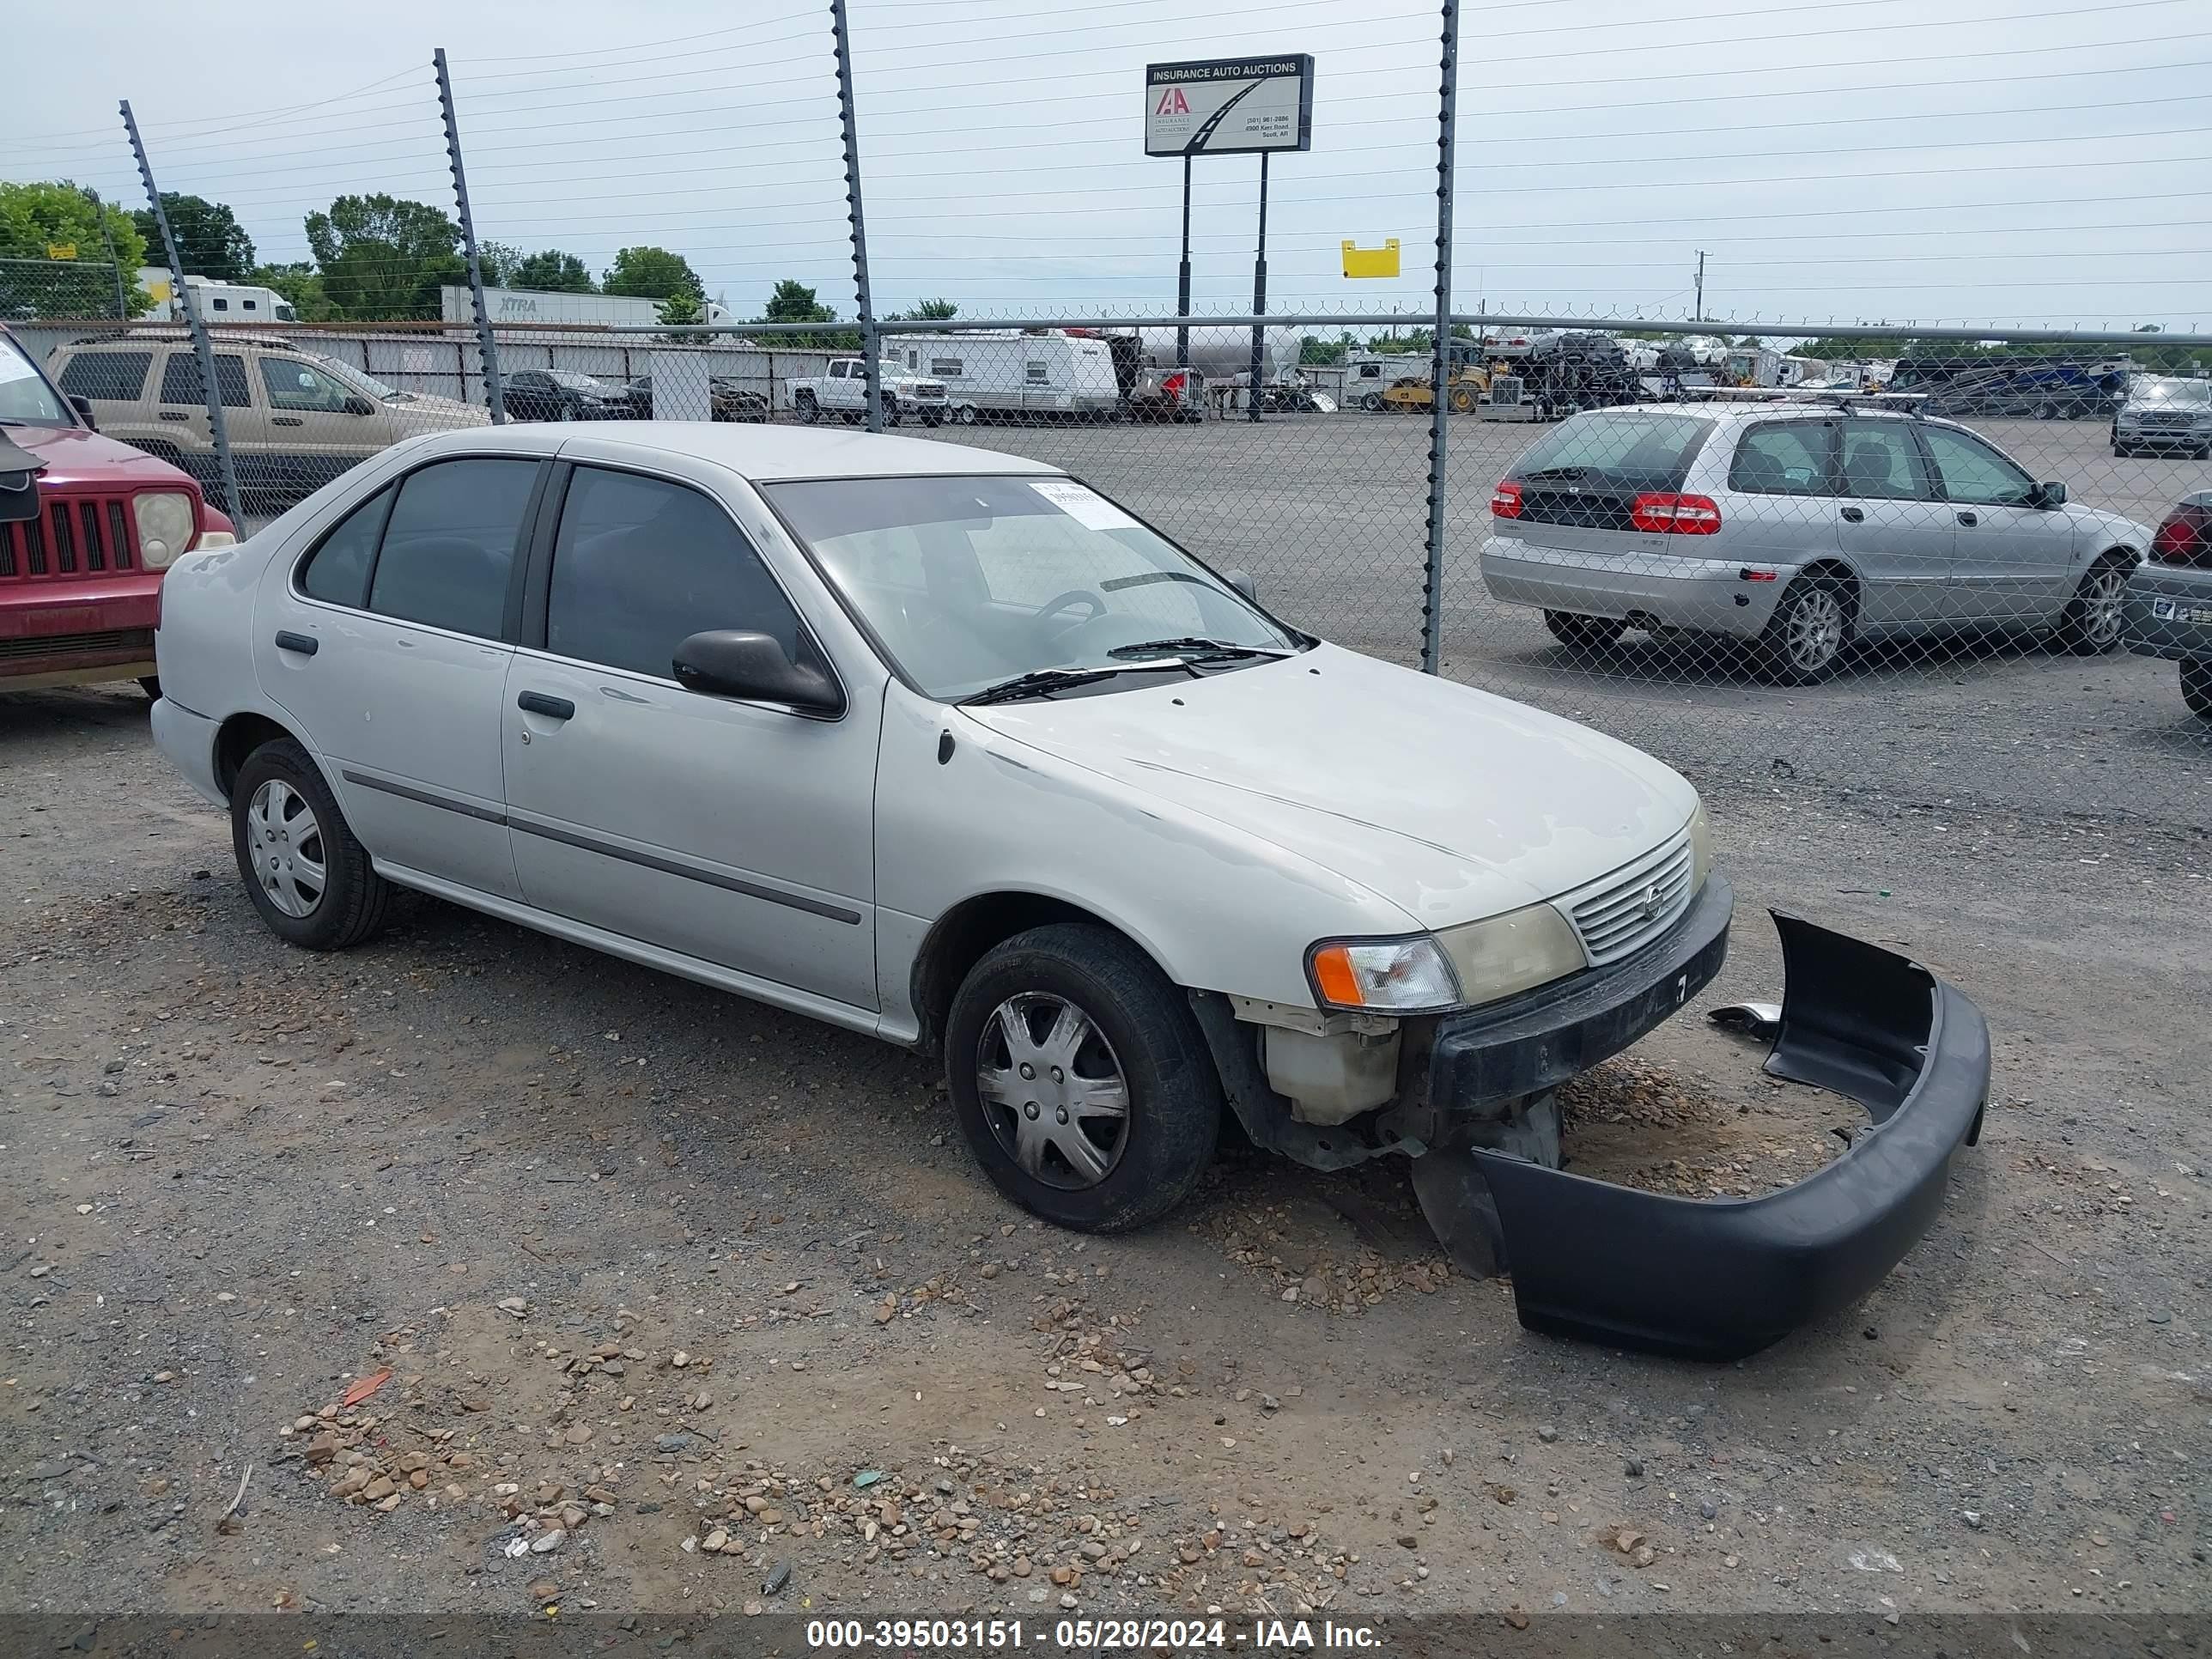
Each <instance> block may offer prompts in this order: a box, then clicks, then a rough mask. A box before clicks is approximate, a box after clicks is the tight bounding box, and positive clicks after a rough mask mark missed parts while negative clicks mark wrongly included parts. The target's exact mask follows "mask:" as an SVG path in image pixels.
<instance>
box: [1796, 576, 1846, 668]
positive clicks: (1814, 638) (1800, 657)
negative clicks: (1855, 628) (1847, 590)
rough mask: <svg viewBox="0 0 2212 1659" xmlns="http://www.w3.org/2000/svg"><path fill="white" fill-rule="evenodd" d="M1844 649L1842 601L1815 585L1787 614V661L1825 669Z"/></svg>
mask: <svg viewBox="0 0 2212 1659" xmlns="http://www.w3.org/2000/svg"><path fill="white" fill-rule="evenodd" d="M1843 648H1844V605H1843V601H1842V600H1840V599H1838V598H1837V597H1836V596H1835V595H1834V594H1832V593H1831V592H1827V591H1826V590H1825V589H1821V588H1815V589H1814V591H1813V592H1809V593H1808V594H1807V595H1806V596H1805V597H1804V598H1803V599H1801V600H1799V601H1798V604H1797V608H1796V610H1795V611H1792V612H1791V613H1790V662H1791V663H1792V664H1794V665H1796V666H1797V667H1799V668H1825V667H1826V665H1828V664H1829V663H1830V662H1831V661H1832V660H1833V659H1834V658H1835V655H1836V653H1838V652H1839V651H1841V650H1842V649H1843Z"/></svg>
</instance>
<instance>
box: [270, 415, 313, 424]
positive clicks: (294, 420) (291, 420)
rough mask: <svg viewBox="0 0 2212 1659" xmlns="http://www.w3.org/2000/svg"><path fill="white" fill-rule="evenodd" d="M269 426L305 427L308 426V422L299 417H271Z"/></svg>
mask: <svg viewBox="0 0 2212 1659" xmlns="http://www.w3.org/2000/svg"><path fill="white" fill-rule="evenodd" d="M269 424H270V425H271V426H305V425H307V422H305V421H303V420H301V418H300V417H299V416H297V415H271V416H270V417H269Z"/></svg>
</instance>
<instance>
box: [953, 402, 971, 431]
mask: <svg viewBox="0 0 2212 1659" xmlns="http://www.w3.org/2000/svg"><path fill="white" fill-rule="evenodd" d="M952 418H953V419H954V420H955V421H957V422H959V423H960V424H961V425H962V426H973V425H975V404H961V405H960V407H959V408H958V409H957V410H953V412H952Z"/></svg>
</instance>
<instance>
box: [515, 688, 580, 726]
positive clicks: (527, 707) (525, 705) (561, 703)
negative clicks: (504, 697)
mask: <svg viewBox="0 0 2212 1659" xmlns="http://www.w3.org/2000/svg"><path fill="white" fill-rule="evenodd" d="M514 706H515V707H516V708H520V709H521V710H523V711H524V712H525V713H526V714H543V715H544V716H545V718H546V719H547V720H574V719H575V718H576V705H575V704H574V703H573V702H569V701H568V698H566V697H549V696H546V695H545V694H544V692H543V691H526V692H524V693H523V694H522V695H521V696H519V697H517V698H516V699H515V700H514Z"/></svg>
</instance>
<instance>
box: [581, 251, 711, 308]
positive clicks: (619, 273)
mask: <svg viewBox="0 0 2212 1659" xmlns="http://www.w3.org/2000/svg"><path fill="white" fill-rule="evenodd" d="M599 287H600V289H601V290H602V291H603V292H605V293H608V294H627V295H631V296H632V297H634V298H636V299H640V300H665V299H668V298H669V297H670V296H671V295H677V294H681V293H684V291H686V290H687V289H688V290H689V291H690V292H691V293H693V294H704V293H705V292H706V291H707V285H706V283H702V282H701V281H700V280H699V273H698V272H697V271H696V270H692V269H691V262H690V260H688V259H686V258H684V256H683V255H682V254H680V253H671V252H669V251H668V250H667V249H666V248H665V247H626V248H623V249H622V250H621V251H620V252H617V254H616V255H615V262H614V263H613V264H611V265H609V266H608V267H607V274H606V276H605V279H604V280H603V281H602V282H601V283H600V284H599Z"/></svg>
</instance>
